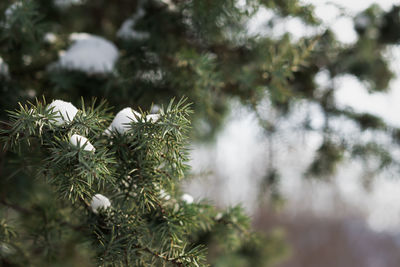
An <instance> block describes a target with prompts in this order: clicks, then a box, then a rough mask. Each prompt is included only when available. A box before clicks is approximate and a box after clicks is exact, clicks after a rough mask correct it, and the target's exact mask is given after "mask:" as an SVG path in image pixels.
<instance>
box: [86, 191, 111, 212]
mask: <svg viewBox="0 0 400 267" xmlns="http://www.w3.org/2000/svg"><path fill="white" fill-rule="evenodd" d="M110 206H111V202H110V200H109V199H108V198H107V197H105V196H103V195H102V194H96V195H94V196H93V198H92V201H91V202H90V207H91V209H92V211H93V212H94V213H96V214H97V213H98V211H99V209H107V208H108V207H110Z"/></svg>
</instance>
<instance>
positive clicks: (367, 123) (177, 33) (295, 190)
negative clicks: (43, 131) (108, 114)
mask: <svg viewBox="0 0 400 267" xmlns="http://www.w3.org/2000/svg"><path fill="white" fill-rule="evenodd" d="M0 11H1V14H2V16H1V43H0V56H1V60H0V72H1V81H0V83H1V84H0V86H1V89H0V105H1V110H2V113H1V119H5V112H3V111H4V110H10V109H14V108H15V107H16V106H17V102H18V101H25V100H30V101H33V100H34V99H35V97H39V98H41V97H42V95H43V96H45V97H46V98H47V99H48V100H50V99H63V100H66V101H71V102H72V103H74V104H76V105H78V103H79V101H80V98H81V96H82V97H83V98H84V99H85V100H88V101H90V99H92V97H97V98H100V99H101V98H104V99H107V101H108V103H109V104H110V106H112V107H113V112H114V113H115V112H118V111H119V110H120V109H122V108H124V107H126V106H131V107H133V108H135V109H138V108H142V109H143V110H150V109H153V111H154V112H156V111H157V107H159V106H161V105H165V104H167V103H168V102H169V101H170V99H171V98H172V97H178V98H179V97H181V96H187V97H188V98H189V100H190V101H191V102H192V103H193V109H194V111H195V112H194V115H193V118H192V120H193V131H192V133H191V137H190V156H191V161H190V166H191V167H192V169H191V171H190V173H188V176H189V177H190V179H189V180H188V181H185V182H184V185H183V186H184V188H185V190H186V191H187V192H189V193H190V194H191V195H193V196H194V197H195V199H196V200H201V199H204V198H207V199H209V200H211V201H212V202H213V203H215V204H216V205H218V206H220V207H230V206H233V205H237V204H239V203H241V204H242V205H243V207H244V208H245V209H246V211H247V213H248V214H249V215H250V216H251V218H252V224H253V226H254V229H256V230H257V231H259V232H260V235H265V236H266V237H267V241H266V243H265V251H261V252H258V251H257V253H258V254H257V253H256V252H254V251H251V252H248V251H239V252H235V254H227V255H225V256H223V257H219V258H217V257H215V258H213V257H214V256H213V255H214V253H213V252H210V262H212V265H213V266H279V267H302V266H307V267H314V266H315V267H317V266H318V267H320V266H326V267H329V266H332V267H333V266H335V267H338V266H340V267H346V266H366V267H381V266H387V267H392V266H393V267H394V266H400V255H399V253H398V251H399V249H400V235H399V234H400V228H399V227H400V201H399V200H400V194H399V192H400V179H399V167H400V165H399V163H400V150H399V148H400V147H399V144H400V128H399V127H400V104H399V103H400V80H399V74H400V47H399V43H400V6H399V5H398V2H397V1H394V0H393V1H389V0H385V1H369V0H368V1H367V0H364V1H344V0H336V1H321V0H319V1H317V0H302V1H300V0H290V1H278V0H214V1H200V0H199V1H196V0H151V1H150V0H149V1H140V0H138V1H134V0H118V1H106V0H99V1H89V0H87V1H85V0H37V1H28V0H26V1H12V0H4V1H1V2H0ZM2 164H3V165H6V166H10V168H3V169H2V170H1V171H2V175H4V177H8V176H9V175H12V174H13V172H14V170H13V168H14V167H15V166H13V165H12V164H9V163H8V162H7V163H5V161H4V159H3V162H2ZM21 179H22V178H21ZM0 191H1V190H0ZM215 251H218V248H215ZM257 257H259V258H261V259H262V260H261V261H255V259H256V258H257ZM238 259H240V260H238ZM254 262H257V264H256V263H254Z"/></svg>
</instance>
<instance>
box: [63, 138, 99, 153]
mask: <svg viewBox="0 0 400 267" xmlns="http://www.w3.org/2000/svg"><path fill="white" fill-rule="evenodd" d="M69 142H70V143H71V145H73V146H79V147H82V148H83V150H85V151H93V152H94V151H96V149H95V148H94V146H93V145H92V144H91V143H90V142H89V140H88V139H87V138H86V137H84V136H81V135H78V134H74V135H72V136H71V138H70V139H69Z"/></svg>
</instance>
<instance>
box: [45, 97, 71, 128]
mask: <svg viewBox="0 0 400 267" xmlns="http://www.w3.org/2000/svg"><path fill="white" fill-rule="evenodd" d="M51 108H53V112H56V113H58V115H59V116H58V117H56V118H55V123H56V125H63V124H64V123H68V122H71V121H72V120H73V119H74V117H75V115H76V113H77V112H78V109H77V108H76V107H75V106H74V105H72V104H71V103H70V102H65V101H62V100H53V102H51V103H50V104H49V105H48V107H47V109H48V110H49V109H51Z"/></svg>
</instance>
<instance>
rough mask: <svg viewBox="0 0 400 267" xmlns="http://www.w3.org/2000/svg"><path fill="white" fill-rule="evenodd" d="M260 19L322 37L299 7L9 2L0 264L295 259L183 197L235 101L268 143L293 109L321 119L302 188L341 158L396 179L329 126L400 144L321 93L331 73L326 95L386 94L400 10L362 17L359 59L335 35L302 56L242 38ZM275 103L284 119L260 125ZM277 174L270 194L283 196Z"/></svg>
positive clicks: (255, 2)
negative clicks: (191, 150)
mask: <svg viewBox="0 0 400 267" xmlns="http://www.w3.org/2000/svg"><path fill="white" fill-rule="evenodd" d="M262 8H264V9H267V10H270V11H272V12H273V14H274V17H273V19H271V21H270V24H269V26H273V24H274V23H275V22H276V21H278V22H279V20H282V19H286V18H289V17H297V18H299V19H301V20H302V21H303V22H304V23H306V24H307V25H309V26H310V27H321V24H320V21H318V20H317V19H316V18H315V16H314V15H313V7H312V6H310V5H303V4H300V2H299V1H297V0H290V1H274V0H247V1H246V5H244V6H240V5H238V4H237V1H234V0H214V1H203V0H183V1H181V0H179V1H178V0H170V1H169V0H168V1H167V0H148V1H141V0H138V1H134V0H120V1H116V2H115V1H106V0H98V1H83V0H82V1H80V0H76V1H67V0H36V1H32V0H15V1H14V0H4V1H1V2H0V20H1V23H0V24H1V25H0V56H1V60H0V106H1V109H2V111H5V110H14V111H11V112H10V113H8V114H7V113H6V112H2V113H0V118H1V120H3V121H4V122H3V123H2V124H1V141H2V142H1V146H2V150H1V152H0V177H1V180H0V200H1V202H0V259H1V263H2V264H3V265H11V266H13V265H14V266H15V265H16V266H26V265H34V266H36V265H39V266H40V265H66V266H71V265H134V266H135V265H137V266H146V265H148V266H149V265H150V266H151V265H156V266H159V265H161V266H162V265H163V264H165V265H183V266H191V265H193V266H196V263H197V264H199V265H204V264H205V262H206V260H205V257H206V254H207V253H206V247H207V248H208V250H207V251H208V254H207V255H208V256H207V257H208V258H207V260H208V262H209V263H211V264H213V265H215V266H235V265H236V266H246V265H247V266H263V265H268V264H270V263H272V262H273V261H274V260H275V259H276V258H278V257H279V256H281V255H283V254H284V253H285V247H284V246H283V245H282V243H281V241H282V235H281V233H279V231H278V232H274V233H271V235H270V236H268V237H256V236H255V234H254V233H252V232H251V231H250V230H249V226H250V220H249V218H248V217H246V216H245V215H244V213H243V211H242V209H241V208H240V207H233V208H231V209H229V210H226V211H223V210H218V209H216V208H215V207H213V206H212V205H211V204H210V203H207V202H205V201H195V202H193V203H190V202H192V199H191V198H190V197H189V196H187V195H185V194H183V192H181V189H180V186H179V185H180V181H181V180H182V179H183V178H184V177H185V176H187V173H188V169H187V166H186V160H187V143H188V140H207V139H209V138H210V137H212V136H214V135H215V133H216V132H217V131H218V129H219V128H220V126H221V125H223V121H224V118H225V115H226V114H227V112H228V111H229V103H230V101H231V100H232V99H239V100H240V101H241V103H242V104H243V105H246V106H247V107H249V108H250V109H252V110H253V111H254V112H256V114H257V115H258V116H259V118H260V123H261V125H263V126H264V128H265V134H266V135H269V136H274V135H279V131H278V132H277V127H276V125H277V124H279V122H280V121H282V120H284V119H285V118H286V117H287V116H289V115H290V114H291V112H292V110H293V107H294V106H295V105H296V103H298V102H300V101H305V102H307V103H313V104H316V105H318V106H319V107H320V108H321V109H322V111H323V113H324V116H325V127H324V128H323V129H313V128H312V127H311V126H310V125H309V124H307V121H305V122H304V125H301V127H302V128H303V129H304V131H306V132H307V131H320V132H322V133H323V134H324V142H323V144H322V145H321V147H320V149H319V150H318V153H317V156H316V159H315V161H314V163H312V164H311V166H310V168H309V172H308V173H307V174H310V175H313V176H315V177H326V176H329V175H330V174H331V173H333V172H334V171H335V169H336V167H337V165H338V163H340V161H342V160H343V159H344V158H345V155H350V158H356V157H360V158H368V157H378V158H379V160H380V161H381V164H380V165H379V168H385V167H387V166H390V165H395V164H396V161H395V160H394V159H393V157H392V156H391V155H390V151H389V148H387V147H383V146H381V145H380V144H379V142H376V141H375V140H373V141H371V142H368V143H361V142H358V141H354V140H347V139H346V137H345V136H342V135H341V134H340V133H339V132H335V129H334V128H333V127H332V126H331V125H330V123H329V122H330V121H331V120H332V118H338V117H340V118H343V117H345V118H346V119H348V120H351V121H353V122H356V123H357V124H358V125H359V127H360V129H361V130H362V131H363V130H366V129H368V130H371V131H373V132H374V133H378V132H379V133H383V134H384V135H386V136H389V137H391V138H392V139H393V140H394V141H396V140H398V138H399V136H400V135H399V132H400V131H399V129H397V128H395V127H391V126H389V125H387V124H386V123H385V122H384V121H383V120H382V119H381V118H379V117H377V116H374V115H371V114H366V113H357V112H354V111H353V110H349V109H341V108H340V107H338V106H337V105H336V103H335V101H334V97H333V94H334V91H335V89H336V88H335V86H334V83H332V86H331V87H329V88H327V90H320V89H321V88H318V87H317V85H316V84H315V82H314V80H315V77H316V75H317V74H318V73H319V72H320V71H321V70H325V71H327V72H328V74H329V75H328V76H329V77H328V79H329V80H331V81H334V79H335V77H338V76H340V75H343V74H351V75H354V76H355V77H357V78H358V79H360V80H362V81H364V82H365V83H366V84H367V85H368V86H369V89H370V90H371V91H382V92H384V91H385V90H386V88H387V86H388V84H389V82H390V80H391V78H392V77H393V74H392V72H391V70H390V69H389V67H388V62H387V59H386V58H385V57H384V56H383V53H384V51H385V49H387V47H388V46H390V45H393V44H397V43H398V42H399V35H398V32H399V31H398V29H399V28H400V19H399V12H398V7H396V6H394V7H393V8H392V10H390V11H389V12H383V11H382V10H380V9H379V8H378V7H377V6H371V7H370V8H369V9H367V10H365V11H364V12H362V13H360V14H359V15H358V16H357V17H355V18H354V19H355V22H356V23H355V26H356V31H357V33H358V34H359V36H358V41H357V42H356V43H354V44H350V45H344V44H341V43H340V42H338V41H337V40H336V38H335V36H334V35H333V33H332V32H331V31H330V30H329V29H326V30H325V31H324V32H322V33H321V32H318V33H316V34H315V35H314V36H311V37H304V38H301V39H300V40H295V39H293V38H291V36H290V35H289V34H282V35H281V36H278V37H274V36H268V35H262V36H261V35H259V36H252V35H248V34H247V28H246V22H247V21H248V20H249V19H251V18H252V17H253V16H254V15H255V14H257V12H258V11H259V10H260V9H262ZM269 26H268V25H266V27H269ZM184 95H185V96H187V97H188V100H187V101H184V100H180V101H178V102H176V103H175V104H174V102H170V101H171V99H173V98H174V97H175V99H182V96H184ZM42 96H44V97H45V98H43V100H40V101H39V100H36V98H38V99H42ZM93 97H98V98H100V99H106V102H102V101H100V103H98V102H97V103H96V102H94V101H93V100H92V99H93ZM45 99H48V100H49V99H62V100H64V101H70V102H72V103H74V104H75V105H76V104H78V103H79V102H81V103H82V105H81V108H79V109H77V108H75V107H74V106H73V105H72V104H68V103H65V102H61V101H58V102H57V101H54V102H51V103H50V104H47V103H46V101H45ZM81 99H82V100H81ZM265 99H267V100H268V101H269V103H270V104H271V110H272V111H273V112H274V113H275V114H278V115H277V116H276V118H272V119H271V118H269V117H268V118H267V119H265V116H263V114H261V112H260V111H259V109H258V107H259V105H260V103H261V102H262V101H264V100H265ZM27 101H30V102H32V103H34V104H26V103H28V102H27ZM18 103H23V104H20V106H18ZM85 103H90V105H89V106H87V105H85ZM106 103H108V104H106ZM187 103H193V105H192V106H191V107H189V106H188V104H187ZM60 104H61V107H60ZM108 105H109V106H110V108H109V106H108ZM160 106H163V107H162V108H161V109H159V110H158V108H157V107H160ZM127 107H129V108H127ZM132 108H134V109H135V110H137V111H134V110H133V109H132ZM191 109H193V112H191ZM112 114H116V116H115V117H114V115H112ZM264 115H265V114H264ZM113 118H114V119H113ZM190 121H192V122H193V123H192V126H193V128H194V130H193V129H192V130H191V128H190V127H189V122H190ZM274 167H275V166H273V165H272V164H271V168H270V170H269V173H267V174H266V176H265V177H266V178H265V181H264V184H265V185H266V186H267V187H268V188H269V189H270V188H273V190H275V189H276V188H277V185H276V184H277V183H278V182H279V173H278V171H277V170H276V169H275V168H274Z"/></svg>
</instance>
